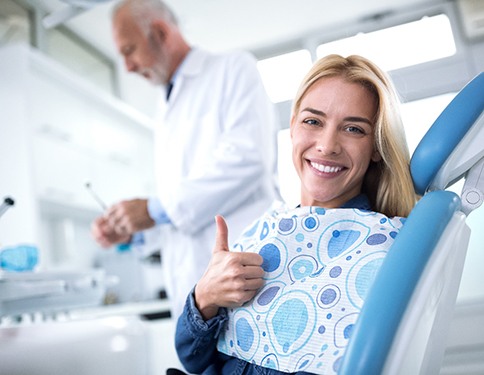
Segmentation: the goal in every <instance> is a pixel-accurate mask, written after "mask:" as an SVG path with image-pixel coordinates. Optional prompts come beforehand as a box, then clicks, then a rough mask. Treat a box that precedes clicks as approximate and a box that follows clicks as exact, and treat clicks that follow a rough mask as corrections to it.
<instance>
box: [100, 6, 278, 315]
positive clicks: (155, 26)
mask: <svg viewBox="0 0 484 375" xmlns="http://www.w3.org/2000/svg"><path fill="white" fill-rule="evenodd" d="M113 33H114V40H115V43H116V45H117V48H118V50H119V52H120V53H121V55H122V56H123V58H124V61H125V65H126V68H127V69H128V70H129V71H131V72H135V73H138V74H141V75H143V76H144V77H145V78H146V79H148V80H149V81H150V82H152V83H153V84H155V85H164V86H165V87H166V94H167V95H166V101H164V102H163V103H162V109H161V116H160V121H159V122H158V123H157V124H156V129H155V169H156V170H155V174H156V180H157V193H158V194H157V197H152V198H149V199H134V200H129V201H123V202H119V203H117V204H115V205H113V206H112V207H110V208H109V209H108V210H107V212H106V213H105V215H103V216H102V217H99V218H97V219H96V220H95V222H94V223H93V225H92V233H93V235H94V238H95V239H96V240H97V241H98V242H99V243H100V244H101V245H102V246H104V247H109V246H111V245H113V244H115V243H123V242H127V241H129V240H130V238H131V237H132V235H133V234H134V233H136V232H138V231H142V230H145V229H148V228H151V227H153V226H154V225H160V226H161V238H162V244H161V245H162V262H163V272H164V275H165V287H166V290H167V294H168V297H169V298H170V300H171V302H172V314H173V316H174V317H175V318H176V317H178V315H179V314H180V313H181V311H182V307H183V304H184V302H185V299H186V297H187V295H188V293H189V291H190V290H191V288H192V287H193V286H194V285H195V283H196V282H197V280H198V279H199V278H200V277H201V276H202V274H203V272H204V270H205V268H206V266H207V264H208V262H209V259H210V255H211V250H212V248H213V245H214V241H215V222H214V217H215V215H217V214H221V215H223V216H224V217H225V218H226V220H227V223H228V225H229V228H230V231H231V232H230V238H229V240H232V241H233V240H235V238H236V236H238V235H239V234H240V233H241V231H242V230H243V229H244V228H245V227H246V226H247V225H249V224H250V223H251V222H252V220H254V219H255V218H256V217H258V216H259V215H260V214H261V213H262V212H263V211H264V210H266V209H267V208H268V207H269V206H270V205H271V203H272V202H273V200H274V199H275V198H276V197H278V193H277V187H276V183H275V169H276V168H275V164H276V133H275V132H276V126H275V119H274V113H273V106H272V104H271V103H270V101H269V100H268V98H267V95H266V93H265V90H264V87H263V84H262V82H261V79H260V76H259V74H258V71H257V68H256V63H255V59H254V58H253V57H252V56H251V55H249V54H248V53H246V52H231V53H224V54H212V53H209V52H206V51H204V50H201V49H198V48H192V47H191V46H189V44H188V43H187V42H186V41H185V39H184V37H183V36H182V34H181V32H180V29H179V28H178V26H177V22H176V19H175V17H174V15H173V13H172V12H171V11H170V10H169V9H168V8H167V7H166V5H164V4H163V3H162V2H160V1H159V0H125V1H123V2H122V3H121V4H120V5H118V6H117V7H116V9H115V11H114V15H113Z"/></svg>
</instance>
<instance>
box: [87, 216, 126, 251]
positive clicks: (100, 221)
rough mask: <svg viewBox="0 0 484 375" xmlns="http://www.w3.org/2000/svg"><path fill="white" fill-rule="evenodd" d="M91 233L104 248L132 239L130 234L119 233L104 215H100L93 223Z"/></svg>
mask: <svg viewBox="0 0 484 375" xmlns="http://www.w3.org/2000/svg"><path fill="white" fill-rule="evenodd" d="M91 234H92V237H93V238H94V239H95V240H96V242H97V243H98V244H99V245H101V246H102V247H104V248H108V247H111V246H113V245H115V244H118V243H126V242H129V240H130V239H131V235H129V234H124V235H121V234H118V233H117V232H116V231H115V230H114V229H113V228H112V227H111V225H110V224H109V222H108V220H107V219H106V217H104V216H99V217H98V218H97V219H96V220H94V222H93V223H92V225H91Z"/></svg>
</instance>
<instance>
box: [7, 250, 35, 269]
mask: <svg viewBox="0 0 484 375" xmlns="http://www.w3.org/2000/svg"><path fill="white" fill-rule="evenodd" d="M38 262H39V250H38V249H37V248H36V247H35V246H32V245H18V246H15V247H9V248H5V249H2V250H0V269H2V270H5V271H13V272H23V271H32V270H33V269H34V268H35V266H36V265H37V263H38Z"/></svg>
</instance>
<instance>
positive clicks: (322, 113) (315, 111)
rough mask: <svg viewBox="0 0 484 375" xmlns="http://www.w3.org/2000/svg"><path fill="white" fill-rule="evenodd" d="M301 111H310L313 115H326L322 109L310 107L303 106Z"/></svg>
mask: <svg viewBox="0 0 484 375" xmlns="http://www.w3.org/2000/svg"><path fill="white" fill-rule="evenodd" d="M301 112H311V113H312V114H314V115H318V116H323V117H326V113H324V112H323V111H319V110H317V109H314V108H310V107H306V108H304V109H303V110H302V111H301Z"/></svg>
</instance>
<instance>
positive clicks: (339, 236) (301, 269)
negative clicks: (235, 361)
mask: <svg viewBox="0 0 484 375" xmlns="http://www.w3.org/2000/svg"><path fill="white" fill-rule="evenodd" d="M403 221H404V219H403V218H398V217H397V218H392V219H389V218H388V217H386V216H385V215H383V214H380V213H376V212H370V211H360V210H357V209H323V208H318V207H301V208H296V209H291V210H287V209H286V210H279V211H274V212H271V213H268V214H266V215H265V216H263V217H262V218H261V219H260V220H259V221H257V223H256V224H255V225H254V226H253V227H251V229H249V230H248V231H247V232H245V233H244V234H243V235H242V236H241V237H240V238H239V242H238V243H237V244H236V245H234V247H233V249H232V250H233V251H247V252H256V253H259V254H260V255H261V256H262V257H263V259H264V262H263V265H262V267H263V269H264V271H265V276H264V279H265V285H264V287H262V288H261V290H260V291H259V292H258V293H257V295H256V296H255V297H254V298H253V299H252V300H251V301H250V302H248V303H247V304H245V305H244V306H242V307H240V308H236V309H229V311H228V313H229V320H228V323H227V325H226V328H225V330H224V331H223V332H222V334H221V335H220V337H219V341H218V345H217V348H218V350H219V351H220V352H223V353H225V354H228V355H230V356H234V357H237V358H241V359H243V360H246V361H248V362H251V363H254V364H257V365H260V366H263V367H267V368H271V369H276V370H279V371H284V372H297V371H306V372H312V373H316V374H335V373H337V371H338V368H339V363H340V362H341V359H342V357H343V355H344V352H345V348H346V346H347V343H348V339H349V338H350V336H351V330H352V327H353V325H354V324H355V322H356V319H357V318H358V315H359V312H360V310H361V307H362V305H363V302H364V300H365V296H366V294H367V291H368V288H369V287H370V286H371V284H372V282H373V280H374V277H375V275H376V273H377V271H378V269H379V267H380V265H381V263H382V261H383V259H384V257H385V255H386V253H387V250H388V249H389V248H390V246H391V245H392V243H393V241H394V238H395V236H396V235H397V233H398V231H399V229H400V228H401V226H402V223H403Z"/></svg>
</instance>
